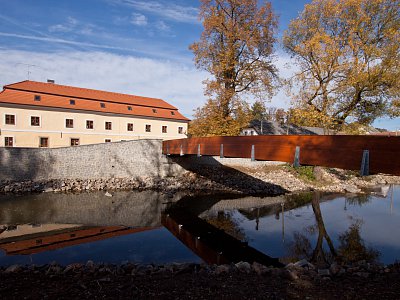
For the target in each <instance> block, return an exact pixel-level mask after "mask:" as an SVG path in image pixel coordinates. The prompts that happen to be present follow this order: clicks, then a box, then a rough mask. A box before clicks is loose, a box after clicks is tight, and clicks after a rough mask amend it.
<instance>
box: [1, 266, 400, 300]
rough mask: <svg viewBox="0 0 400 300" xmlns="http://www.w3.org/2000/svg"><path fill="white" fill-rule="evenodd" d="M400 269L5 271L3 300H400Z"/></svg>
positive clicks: (88, 268)
mask: <svg viewBox="0 0 400 300" xmlns="http://www.w3.org/2000/svg"><path fill="white" fill-rule="evenodd" d="M399 279H400V264H393V265H390V266H378V265H370V264H367V263H365V262H360V263H357V264H354V265H351V266H346V267H343V268H340V271H337V272H336V273H333V272H330V271H326V270H322V271H321V270H318V269H315V268H314V267H312V265H311V266H310V264H308V263H304V262H298V264H297V265H296V264H291V265H289V266H288V267H287V268H285V269H274V268H268V267H264V266H261V265H258V264H253V265H250V264H248V263H244V262H241V263H238V264H236V265H234V264H232V265H221V266H215V265H213V266H209V265H205V264H170V265H162V266H156V265H134V264H131V263H125V264H122V265H103V264H94V263H93V262H91V261H89V262H87V263H86V264H72V265H68V266H65V267H63V266H59V265H57V264H55V263H53V264H51V265H44V266H29V267H22V266H17V265H15V266H10V267H8V268H0V294H1V295H2V298H3V299H78V298H79V299H97V298H102V299H377V298H379V299H398V294H399V292H400V280H399Z"/></svg>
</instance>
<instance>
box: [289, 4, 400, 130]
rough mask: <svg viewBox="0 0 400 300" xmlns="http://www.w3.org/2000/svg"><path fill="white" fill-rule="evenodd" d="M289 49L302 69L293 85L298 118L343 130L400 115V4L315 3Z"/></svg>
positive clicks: (296, 26) (293, 29)
mask: <svg viewBox="0 0 400 300" xmlns="http://www.w3.org/2000/svg"><path fill="white" fill-rule="evenodd" d="M284 46H285V48H286V50H287V51H288V52H289V53H290V54H291V55H292V57H294V58H295V59H296V63H297V66H298V68H299V71H298V72H297V73H296V74H295V75H294V76H293V78H291V79H290V80H289V81H288V83H289V86H290V87H291V91H292V96H293V99H294V104H295V107H296V108H300V111H298V112H304V113H306V114H307V113H311V114H314V115H318V118H319V119H320V120H322V124H324V122H327V121H329V122H330V126H335V127H336V128H338V129H341V128H342V127H343V126H344V124H345V122H346V121H347V120H352V121H357V122H358V123H360V124H370V123H372V122H373V121H374V120H375V119H376V118H377V117H380V116H384V115H391V116H395V115H396V114H399V109H398V108H399V107H398V103H399V91H400V89H399V87H400V67H399V63H400V0H373V1H371V0H314V1H313V2H312V3H311V4H307V5H306V6H305V8H304V11H303V12H302V13H301V14H300V16H299V17H298V18H297V19H294V20H293V21H292V22H291V23H290V25H289V29H288V30H287V31H286V32H285V34H284ZM306 117H307V116H306ZM325 125H326V124H325Z"/></svg>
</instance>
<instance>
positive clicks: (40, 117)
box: [28, 114, 43, 128]
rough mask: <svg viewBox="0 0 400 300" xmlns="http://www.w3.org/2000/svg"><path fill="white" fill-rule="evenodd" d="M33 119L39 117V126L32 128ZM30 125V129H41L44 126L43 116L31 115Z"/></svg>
mask: <svg viewBox="0 0 400 300" xmlns="http://www.w3.org/2000/svg"><path fill="white" fill-rule="evenodd" d="M32 117H39V126H32ZM28 124H29V127H33V128H37V127H39V128H41V127H42V124H43V119H42V115H41V114H37V115H30V116H29V120H28Z"/></svg>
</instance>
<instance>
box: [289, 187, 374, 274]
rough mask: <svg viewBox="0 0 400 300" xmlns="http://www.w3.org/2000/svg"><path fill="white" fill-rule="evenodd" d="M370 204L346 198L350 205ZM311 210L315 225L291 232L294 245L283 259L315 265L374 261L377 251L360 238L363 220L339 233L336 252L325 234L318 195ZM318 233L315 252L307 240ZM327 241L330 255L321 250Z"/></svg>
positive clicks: (315, 195)
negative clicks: (334, 262)
mask: <svg viewBox="0 0 400 300" xmlns="http://www.w3.org/2000/svg"><path fill="white" fill-rule="evenodd" d="M369 201H370V198H369V197H354V198H351V199H345V203H346V202H348V203H349V204H351V205H359V206H362V205H363V204H366V203H368V202H369ZM311 205H312V209H313V212H314V215H315V222H316V224H315V226H309V227H306V228H304V230H303V233H300V232H297V231H296V232H294V233H293V242H292V244H291V245H290V246H289V249H288V252H289V253H291V255H290V256H289V257H287V258H286V260H290V261H297V260H300V259H303V258H305V259H308V260H309V261H311V262H312V263H314V264H316V265H318V266H324V265H330V264H331V263H333V261H338V262H341V263H344V264H347V263H353V262H357V261H360V260H365V261H367V262H375V261H376V259H377V258H378V256H379V252H378V251H376V250H374V249H372V248H370V247H366V246H365V243H364V241H363V239H362V238H361V235H360V229H361V225H362V220H355V221H354V222H353V223H352V224H351V225H350V227H349V228H348V230H346V231H345V232H343V233H341V234H339V236H338V240H339V245H338V249H337V250H336V249H335V247H334V244H333V242H332V240H331V238H330V236H329V235H328V233H327V230H326V228H325V224H324V220H323V217H322V212H321V207H320V194H319V193H318V192H316V193H315V194H314V198H313V199H312V201H311ZM315 233H317V235H318V237H317V240H316V243H315V247H314V250H311V249H312V246H311V245H312V243H311V241H310V237H309V236H311V235H314V234H315ZM324 240H325V241H326V244H327V245H328V247H327V248H328V249H329V252H328V251H326V250H325V249H324V247H323V241H324Z"/></svg>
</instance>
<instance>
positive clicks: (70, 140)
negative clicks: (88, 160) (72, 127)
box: [69, 137, 81, 147]
mask: <svg viewBox="0 0 400 300" xmlns="http://www.w3.org/2000/svg"><path fill="white" fill-rule="evenodd" d="M72 140H78V141H79V144H78V145H71V142H72ZM80 145H81V138H76V137H70V138H69V146H70V147H77V146H80Z"/></svg>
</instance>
